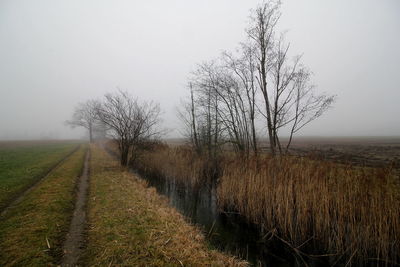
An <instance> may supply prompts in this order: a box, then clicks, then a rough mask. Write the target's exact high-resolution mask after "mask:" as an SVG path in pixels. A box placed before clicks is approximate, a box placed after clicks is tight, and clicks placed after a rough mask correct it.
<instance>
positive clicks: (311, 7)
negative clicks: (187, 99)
mask: <svg viewBox="0 0 400 267" xmlns="http://www.w3.org/2000/svg"><path fill="white" fill-rule="evenodd" d="M259 2H260V1H254V0H251V1H243V0H242V1H239V0H217V1H216V0H213V1H211V0H207V1H189V0H175V1H161V0H158V1H155V0H148V1H132V0H130V1H122V0H121V1H111V0H109V1H99V0H93V1H89V0H86V1H81V0H80V1H78V0H68V1H67V0H64V1H61V0H47V1H44V0H38V1H31V0H26V1H20V0H8V1H7V0H0V139H21V138H39V137H59V138H67V137H80V136H82V133H83V131H79V130H71V129H69V128H68V127H66V126H64V125H63V122H64V121H65V120H66V119H68V118H69V117H70V116H71V113H72V111H73V107H74V106H75V104H77V103H78V102H82V101H85V100H86V99H88V98H100V97H101V96H102V95H103V94H104V93H106V92H109V91H113V90H115V88H116V87H117V86H118V87H120V88H121V89H123V90H127V91H129V92H130V93H131V94H133V95H137V96H138V97H140V98H142V99H147V100H155V101H157V102H159V103H160V104H161V107H162V109H163V111H164V115H163V118H164V123H165V125H166V126H167V127H169V128H172V129H176V128H178V127H179V121H178V120H177V118H176V112H175V107H176V106H178V105H179V99H180V98H181V97H184V96H185V95H186V93H187V91H186V89H185V84H186V82H187V78H188V76H189V73H190V71H191V70H193V68H194V67H195V65H196V64H197V63H200V62H202V61H205V60H209V59H212V58H215V57H217V56H218V55H219V53H220V52H221V51H223V50H233V49H234V48H235V47H237V45H238V43H239V42H240V41H243V40H244V38H245V33H244V28H245V27H246V24H247V20H248V16H249V9H251V8H254V7H256V5H257V4H258V3H259ZM281 11H282V18H281V21H280V28H281V29H282V30H285V29H287V30H289V32H288V34H287V40H288V41H290V42H291V47H292V52H293V53H304V56H303V61H304V63H305V64H306V65H308V66H309V67H310V68H311V70H312V71H313V72H314V83H315V84H316V85H317V86H318V88H319V89H320V90H321V91H325V92H328V93H330V94H336V95H337V96H338V98H337V102H336V104H335V107H334V109H332V110H330V111H329V112H328V113H327V114H326V115H324V116H323V117H322V118H320V119H319V120H318V121H316V122H314V123H313V124H312V125H309V126H308V127H307V128H305V129H304V130H303V131H302V135H327V136H332V135H375V136H377V135H400V105H399V100H400V68H399V64H400V1H398V0H381V1H378V0H375V1H372V0H340V1H338V0H335V1H333V0H331V1H321V0H308V1H299V0H286V1H284V2H283V6H282V10H281ZM177 134H178V133H177V132H176V131H175V132H171V134H170V135H171V136H174V135H177Z"/></svg>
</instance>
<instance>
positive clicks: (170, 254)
mask: <svg viewBox="0 0 400 267" xmlns="http://www.w3.org/2000/svg"><path fill="white" fill-rule="evenodd" d="M91 160H92V161H91V178H90V197H89V204H88V205H89V229H88V247H87V249H86V255H85V256H84V260H83V265H85V266H246V265H247V263H245V262H243V261H239V260H237V259H235V258H233V257H230V256H227V255H224V254H222V253H220V252H217V251H215V250H211V249H209V248H208V246H207V243H206V241H205V240H204V236H203V235H202V233H201V232H200V230H198V229H197V228H195V227H194V226H192V225H189V224H188V223H187V222H186V221H185V220H184V218H183V216H182V215H180V214H179V213H178V212H177V211H176V210H175V209H173V208H172V207H170V206H169V205H168V202H167V200H166V199H165V198H163V197H161V196H160V195H158V194H157V193H156V190H155V189H154V188H148V187H147V186H146V183H145V182H144V181H143V180H141V179H139V178H138V177H136V176H135V175H133V174H131V173H129V172H128V171H126V170H124V169H122V168H121V167H119V165H118V162H117V161H115V160H113V159H112V158H111V157H110V156H109V155H108V154H106V152H104V151H103V150H102V149H100V148H98V147H92V159H91Z"/></svg>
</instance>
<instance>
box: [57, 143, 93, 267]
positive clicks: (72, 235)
mask: <svg viewBox="0 0 400 267" xmlns="http://www.w3.org/2000/svg"><path fill="white" fill-rule="evenodd" d="M89 165H90V148H89V149H88V151H87V152H86V156H85V163H84V166H83V171H82V175H81V176H80V177H79V181H78V192H77V195H76V202H75V209H74V213H73V215H72V220H71V225H70V228H69V231H68V234H67V236H66V240H65V242H64V245H63V252H64V256H63V257H62V259H61V266H66V267H67V266H77V264H78V261H79V258H80V256H81V255H82V252H83V250H84V243H85V236H84V232H85V226H86V203H87V194H88V188H89V169H90V166H89Z"/></svg>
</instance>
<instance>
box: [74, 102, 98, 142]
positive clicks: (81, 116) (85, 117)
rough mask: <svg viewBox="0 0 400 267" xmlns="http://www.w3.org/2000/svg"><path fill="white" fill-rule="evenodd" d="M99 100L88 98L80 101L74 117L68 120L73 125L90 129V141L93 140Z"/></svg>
mask: <svg viewBox="0 0 400 267" xmlns="http://www.w3.org/2000/svg"><path fill="white" fill-rule="evenodd" d="M98 105H99V102H98V101H96V100H88V101H86V102H84V103H80V104H78V105H77V106H76V107H75V110H74V113H73V114H72V119H71V120H68V121H66V124H68V125H70V126H71V127H73V128H74V127H83V128H85V129H87V130H88V131H89V141H90V143H92V142H93V131H94V128H95V126H96V125H95V124H96V120H97V117H96V116H97V113H96V110H97V107H98Z"/></svg>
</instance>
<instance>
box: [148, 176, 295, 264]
mask: <svg viewBox="0 0 400 267" xmlns="http://www.w3.org/2000/svg"><path fill="white" fill-rule="evenodd" d="M142 178H143V179H145V180H146V181H148V183H149V186H152V187H155V188H156V189H157V191H158V193H160V194H162V195H164V196H167V197H168V199H169V202H170V204H171V205H172V206H173V207H175V208H176V209H177V210H178V211H179V212H181V213H182V214H183V215H185V216H186V217H187V218H188V219H189V220H190V222H191V223H193V224H196V225H199V226H200V227H202V229H203V230H204V232H205V234H206V235H207V238H208V240H209V241H210V244H211V245H212V246H213V247H215V248H217V249H219V250H220V251H226V252H229V253H231V254H234V255H237V256H239V257H240V258H242V259H245V260H248V261H249V262H250V263H251V264H252V265H253V266H293V265H296V262H295V261H293V260H295V259H294V258H293V257H292V256H291V255H290V253H283V254H282V253H279V255H280V256H277V254H276V252H275V250H277V249H278V250H279V248H276V247H275V248H274V252H273V251H271V250H270V249H269V248H267V247H268V246H267V245H266V243H267V240H265V239H263V237H262V235H261V234H260V232H259V231H258V229H257V228H256V227H255V226H252V225H249V224H247V223H245V222H244V220H243V219H242V218H241V217H240V216H238V215H237V214H235V213H221V212H219V210H218V207H217V199H216V188H215V186H203V187H197V188H195V189H193V188H191V187H189V186H184V185H182V184H178V183H176V182H175V181H173V180H172V181H171V180H167V179H165V178H163V177H148V176H146V175H143V176H142ZM267 236H268V235H267ZM284 254H285V255H284Z"/></svg>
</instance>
